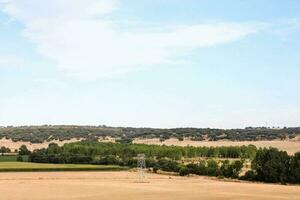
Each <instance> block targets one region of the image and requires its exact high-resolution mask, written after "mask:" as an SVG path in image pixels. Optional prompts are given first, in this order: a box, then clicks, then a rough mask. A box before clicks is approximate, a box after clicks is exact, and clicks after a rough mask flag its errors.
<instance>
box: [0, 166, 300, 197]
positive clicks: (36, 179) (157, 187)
mask: <svg viewBox="0 0 300 200" xmlns="http://www.w3.org/2000/svg"><path fill="white" fill-rule="evenodd" d="M146 180H147V182H146V183H138V182H137V174H136V173H135V172H127V171H122V172H28V173H23V172H20V173H0V192H1V199H13V200H40V199H43V200H55V199H60V200H71V199H72V200H76V199H84V200H99V199H102V200H106V199H107V200H110V199H114V200H127V199H143V200H191V199H193V200H194V199H217V200H218V199H222V200H224V199H225V200H229V199H231V200H240V199H246V200H247V199H249V200H250V199H251V200H257V199H263V200H268V199H270V200H271V199H272V200H277V199H278V200H279V199H282V200H283V199H286V200H296V199H299V196H300V186H283V185H276V184H261V183H248V182H228V181H222V180H217V179H212V178H207V177H198V176H196V177H178V176H167V175H159V174H146Z"/></svg>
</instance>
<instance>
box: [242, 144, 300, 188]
mask: <svg viewBox="0 0 300 200" xmlns="http://www.w3.org/2000/svg"><path fill="white" fill-rule="evenodd" d="M251 168H252V170H250V171H248V172H247V173H246V174H245V176H244V177H242V179H246V180H255V181H263V182H271V183H283V184H284V183H300V152H298V153H296V154H295V155H294V156H289V155H288V154H287V152H285V151H279V150H278V149H276V148H270V149H260V150H258V151H257V153H256V156H255V158H254V159H253V161H252V163H251Z"/></svg>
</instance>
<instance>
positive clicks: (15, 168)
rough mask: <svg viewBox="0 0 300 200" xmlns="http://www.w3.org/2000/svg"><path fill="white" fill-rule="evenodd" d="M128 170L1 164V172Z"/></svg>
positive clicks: (39, 164) (63, 165) (43, 164)
mask: <svg viewBox="0 0 300 200" xmlns="http://www.w3.org/2000/svg"><path fill="white" fill-rule="evenodd" d="M124 169H126V168H124V167H119V166H113V165H105V166H102V165H85V164H45V163H28V162H0V172H21V171H22V172H32V171H118V170H124ZM1 176H2V175H1Z"/></svg>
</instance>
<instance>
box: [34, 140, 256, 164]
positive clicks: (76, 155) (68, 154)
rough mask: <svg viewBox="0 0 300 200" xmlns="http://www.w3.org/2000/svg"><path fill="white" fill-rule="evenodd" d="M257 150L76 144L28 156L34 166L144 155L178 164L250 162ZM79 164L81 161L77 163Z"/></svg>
mask: <svg viewBox="0 0 300 200" xmlns="http://www.w3.org/2000/svg"><path fill="white" fill-rule="evenodd" d="M256 151H257V148H256V147H255V146H254V145H248V146H222V147H192V146H185V147H180V146H166V145H146V144H120V143H102V142H88V141H82V142H76V143H69V144H65V145H63V146H62V147H59V146H58V145H57V144H54V143H52V144H50V145H49V146H48V148H47V149H40V150H35V151H34V152H33V153H32V154H31V159H32V161H33V162H57V163H72V162H76V160H75V159H83V158H85V159H86V160H87V161H86V162H89V161H90V160H97V159H99V158H102V157H105V156H107V155H111V156H116V157H119V158H133V157H135V156H136V155H137V154H139V153H144V154H145V155H146V157H147V158H155V159H160V158H168V159H171V160H181V159H182V158H195V157H205V158H213V157H218V158H253V157H254V156H255V154H256ZM78 162H81V161H78Z"/></svg>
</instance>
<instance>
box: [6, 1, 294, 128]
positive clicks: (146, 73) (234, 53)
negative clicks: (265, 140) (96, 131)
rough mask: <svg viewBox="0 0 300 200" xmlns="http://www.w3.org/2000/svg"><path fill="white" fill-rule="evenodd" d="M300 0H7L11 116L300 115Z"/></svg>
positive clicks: (219, 121) (260, 118) (290, 122)
mask: <svg viewBox="0 0 300 200" xmlns="http://www.w3.org/2000/svg"><path fill="white" fill-rule="evenodd" d="M299 10H300V1H298V0H222V1H220V0H185V1H182V0H151V1H149V0H138V1H137V0H51V1H45V0H26V1H25V0H0V126H1V125H2V126H7V125H14V126H19V125H43V124H53V125H55V124H56V125H60V124H68V125H75V124H77V125H103V124H105V125H108V126H126V127H128V126H131V127H157V128H171V127H200V128H207V127H210V128H243V127H248V126H270V127H273V126H276V127H277V126H280V127H283V126H288V127H295V126H300V92H299V87H300V12H299Z"/></svg>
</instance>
